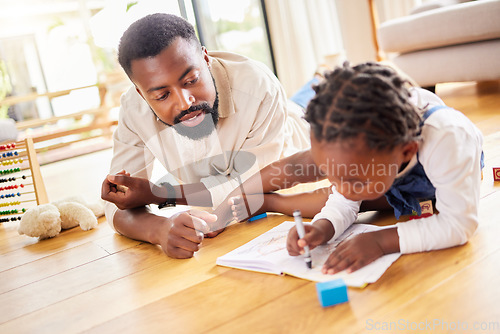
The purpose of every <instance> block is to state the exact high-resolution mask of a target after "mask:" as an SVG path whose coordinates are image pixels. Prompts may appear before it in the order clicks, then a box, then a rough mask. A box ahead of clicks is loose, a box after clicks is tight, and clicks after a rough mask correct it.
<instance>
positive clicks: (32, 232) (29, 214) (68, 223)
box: [17, 197, 104, 240]
mask: <svg viewBox="0 0 500 334" xmlns="http://www.w3.org/2000/svg"><path fill="white" fill-rule="evenodd" d="M103 214H104V213H103V208H102V206H100V205H99V204H95V205H89V204H87V203H86V202H85V201H84V200H83V199H82V198H79V197H72V198H67V199H65V200H62V201H57V202H53V203H51V204H41V205H38V206H36V207H33V208H31V209H29V210H28V211H26V212H25V213H24V214H23V216H22V218H21V221H20V222H19V227H18V229H17V231H18V232H19V234H25V235H27V236H30V237H38V238H39V239H40V240H42V239H48V238H52V237H55V236H56V235H58V234H59V232H61V230H66V229H69V228H73V227H75V226H78V225H80V227H81V229H82V230H84V231H88V230H91V229H93V228H95V227H97V218H96V217H100V216H102V215H103Z"/></svg>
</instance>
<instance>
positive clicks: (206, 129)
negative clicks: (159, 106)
mask: <svg viewBox="0 0 500 334" xmlns="http://www.w3.org/2000/svg"><path fill="white" fill-rule="evenodd" d="M149 108H150V109H151V111H152V112H153V114H154V115H155V116H156V118H157V119H158V120H159V121H160V122H162V123H163V124H165V125H166V126H169V127H172V128H174V129H175V131H177V133H179V134H180V135H183V136H185V137H188V138H189V139H193V140H199V139H202V138H205V137H207V136H209V135H210V134H211V133H212V132H213V131H214V130H215V128H216V127H217V123H219V93H218V92H217V90H216V91H215V101H214V106H213V107H210V105H209V104H208V103H207V102H203V103H200V104H198V105H195V106H191V107H190V108H189V109H187V110H183V111H181V113H180V114H179V115H178V116H176V117H175V118H174V125H171V124H168V123H165V122H164V121H163V120H162V119H161V118H159V117H158V115H156V113H155V111H154V110H153V108H151V107H149ZM198 110H202V113H203V114H205V115H204V118H203V121H201V123H200V124H198V125H196V126H193V127H189V126H185V125H184V124H182V122H181V118H182V117H184V116H186V115H187V114H190V113H192V112H193V111H198ZM209 115H211V116H212V117H207V116H209Z"/></svg>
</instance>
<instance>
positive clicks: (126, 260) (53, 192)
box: [0, 83, 500, 334]
mask: <svg viewBox="0 0 500 334" xmlns="http://www.w3.org/2000/svg"><path fill="white" fill-rule="evenodd" d="M437 94H438V95H439V96H441V97H442V98H443V99H444V100H445V102H446V103H447V104H448V105H450V106H452V107H455V108H456V109H458V110H461V111H462V112H464V113H465V114H466V115H467V116H469V117H470V118H471V119H472V120H473V121H474V122H475V123H476V124H477V125H478V127H479V128H480V129H481V130H482V131H483V134H484V137H485V143H484V152H485V155H486V167H485V169H484V180H483V182H482V188H481V204H480V224H479V228H478V230H477V232H476V234H475V235H474V236H473V238H472V239H471V240H470V242H468V243H467V244H466V245H464V246H461V247H455V248H452V249H446V250H441V251H434V252H429V253H420V254H412V255H405V256H402V257H401V258H400V259H399V260H397V261H396V262H395V263H394V264H393V265H392V266H391V267H390V268H389V269H388V271H387V272H386V273H385V274H384V276H382V278H381V279H379V280H378V281H377V282H376V283H374V284H371V285H369V286H368V287H366V288H364V289H349V291H348V294H349V302H348V303H345V304H341V305H337V306H334V307H330V308H322V307H321V306H320V304H319V302H318V299H317V296H316V292H315V285H314V283H312V282H309V281H305V280H301V279H297V278H292V277H281V276H274V275H266V274H259V273H253V272H246V271H241V270H235V269H228V268H223V267H218V266H216V265H215V259H216V258H217V257H218V256H220V255H223V254H225V253H227V252H229V251H231V250H232V249H234V248H236V247H238V246H240V245H242V244H243V243H245V242H247V241H249V240H251V239H253V238H255V237H256V236H258V235H260V234H262V233H263V232H265V231H266V230H268V229H270V228H271V227H273V226H276V225H277V224H279V223H280V222H282V221H283V220H287V219H290V218H289V217H283V216H279V215H270V217H269V218H267V219H263V220H259V221H257V222H254V223H249V224H239V225H235V226H231V227H230V228H228V229H227V230H226V231H225V232H224V233H222V234H221V235H220V236H218V237H217V238H214V239H206V240H205V241H204V243H203V247H202V249H201V250H200V251H199V252H198V253H197V254H196V255H195V257H194V258H192V259H189V260H175V259H170V258H168V257H167V256H165V255H164V254H163V253H162V252H161V250H160V249H159V248H158V247H155V246H152V245H150V244H145V243H140V242H137V241H134V240H130V239H127V238H125V237H121V236H118V235H117V234H115V233H113V232H112V230H111V229H110V228H109V226H108V225H107V223H106V222H104V221H103V220H102V219H101V222H100V224H99V226H98V228H96V229H94V230H92V231H88V232H83V231H81V230H80V229H79V228H74V229H71V230H68V231H64V232H63V233H61V234H60V235H59V236H57V237H55V238H53V239H50V240H45V241H38V240H37V239H35V238H29V237H26V236H20V235H18V233H17V231H16V228H17V224H16V223H5V224H3V225H0V254H1V261H0V333H9V334H10V333H51V334H53V333H79V332H91V333H362V332H374V333H375V332H383V333H396V332H410V333H422V332H428V333H431V332H434V333H446V332H449V333H458V332H464V333H494V332H496V333H500V266H499V264H500V241H499V240H500V214H499V213H498V211H499V207H500V183H496V184H495V183H494V182H493V176H492V167H493V166H498V167H500V86H499V84H498V83H493V84H489V85H481V86H477V85H476V84H473V83H466V84H458V85H457V84H448V85H441V86H438V87H437ZM110 154H111V151H109V150H108V151H103V152H100V153H97V154H94V155H88V156H84V157H79V158H76V159H72V160H67V161H62V162H58V163H55V164H51V165H47V166H43V167H42V173H43V175H44V178H45V182H46V183H47V188H48V193H49V198H50V199H51V200H57V199H61V198H64V197H65V196H69V195H73V194H75V192H78V193H83V194H84V195H85V197H86V198H87V200H92V199H95V200H97V198H98V196H99V185H100V182H101V180H102V177H104V175H106V172H107V168H108V165H109V159H110ZM62 175H63V177H62ZM360 221H362V222H367V223H376V224H393V223H394V218H393V217H391V216H388V215H381V214H378V213H366V214H363V215H361V216H360ZM465 329H467V330H465Z"/></svg>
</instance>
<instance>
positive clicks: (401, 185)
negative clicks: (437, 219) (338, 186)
mask: <svg viewBox="0 0 500 334" xmlns="http://www.w3.org/2000/svg"><path fill="white" fill-rule="evenodd" d="M444 108H449V107H447V106H435V107H433V108H431V109H429V110H427V111H426V112H425V113H424V115H423V120H422V125H423V123H424V122H425V120H426V119H427V118H429V116H430V115H432V114H433V113H434V112H436V111H437V110H439V109H444ZM449 109H451V108H449ZM483 167H484V154H483V153H481V168H483ZM385 197H386V198H387V202H389V204H390V205H391V206H392V207H393V208H394V215H395V216H396V219H399V217H400V216H401V215H411V214H412V213H413V212H417V215H421V214H422V209H421V207H420V202H421V201H423V200H432V202H433V203H434V202H435V200H436V188H435V187H434V186H433V185H432V183H431V181H430V180H429V178H428V177H427V175H426V174H425V171H424V167H423V166H422V164H421V163H420V161H418V153H417V164H416V165H415V166H414V167H413V168H412V169H411V170H410V171H409V172H408V173H406V174H405V175H403V176H402V177H400V178H397V179H396V180H395V181H394V183H393V185H392V186H391V188H390V189H389V191H388V192H387V193H386V194H385Z"/></svg>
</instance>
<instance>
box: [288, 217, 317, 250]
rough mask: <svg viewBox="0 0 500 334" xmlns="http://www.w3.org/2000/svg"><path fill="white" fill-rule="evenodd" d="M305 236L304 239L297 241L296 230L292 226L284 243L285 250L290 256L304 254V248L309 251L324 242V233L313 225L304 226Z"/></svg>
mask: <svg viewBox="0 0 500 334" xmlns="http://www.w3.org/2000/svg"><path fill="white" fill-rule="evenodd" d="M304 229H305V230H306V234H305V235H304V238H302V239H299V235H298V233H297V228H296V227H295V226H294V227H292V228H291V229H290V231H289V232H288V238H287V241H286V249H287V250H288V254H290V255H291V256H298V255H300V254H304V247H305V246H309V249H313V248H314V247H316V246H318V245H321V244H322V243H323V242H324V233H323V231H322V230H321V229H319V228H318V227H316V226H314V225H309V224H304Z"/></svg>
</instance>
